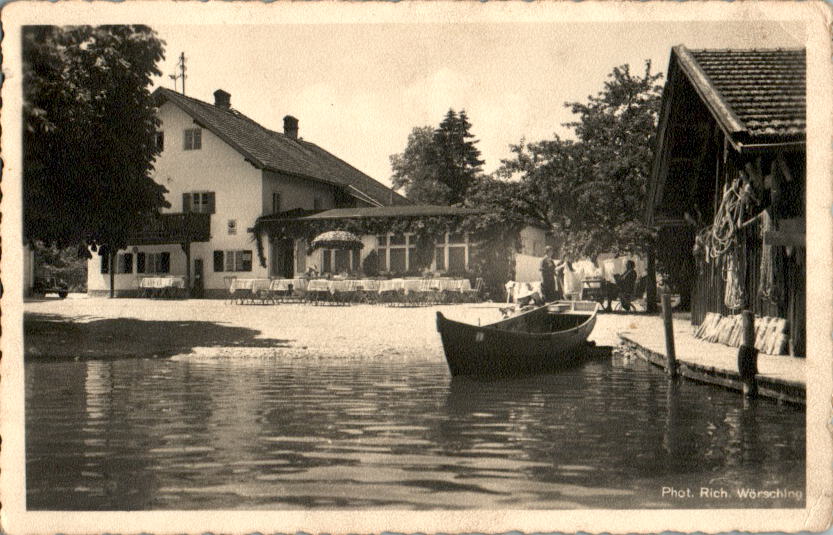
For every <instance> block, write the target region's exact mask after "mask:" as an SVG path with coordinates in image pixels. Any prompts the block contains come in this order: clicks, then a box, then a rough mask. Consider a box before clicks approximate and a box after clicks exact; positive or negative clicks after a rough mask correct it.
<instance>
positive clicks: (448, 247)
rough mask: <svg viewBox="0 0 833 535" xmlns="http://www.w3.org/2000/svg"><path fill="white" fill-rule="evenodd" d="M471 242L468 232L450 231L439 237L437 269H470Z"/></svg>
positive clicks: (458, 270)
mask: <svg viewBox="0 0 833 535" xmlns="http://www.w3.org/2000/svg"><path fill="white" fill-rule="evenodd" d="M470 253H471V244H470V243H469V237H468V235H467V234H460V233H455V232H450V233H446V234H442V235H440V236H438V237H437V241H436V247H435V249H434V267H435V269H436V270H437V271H456V272H460V271H465V270H467V269H468V267H469V266H468V264H469V255H470Z"/></svg>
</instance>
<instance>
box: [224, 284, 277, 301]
mask: <svg viewBox="0 0 833 535" xmlns="http://www.w3.org/2000/svg"><path fill="white" fill-rule="evenodd" d="M269 286H270V281H269V279H234V280H233V281H231V286H229V293H230V294H232V296H234V294H236V293H238V292H239V295H240V297H239V299H240V301H239V302H240V304H243V303H245V299H246V298H247V297H248V298H249V299H250V301H251V302H252V303H254V301H255V298H256V297H260V298H261V299H262V300H263V301H264V302H265V296H267V295H268V293H269Z"/></svg>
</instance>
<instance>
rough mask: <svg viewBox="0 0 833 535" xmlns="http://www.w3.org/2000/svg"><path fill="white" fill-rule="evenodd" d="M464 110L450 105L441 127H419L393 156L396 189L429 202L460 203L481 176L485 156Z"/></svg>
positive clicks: (412, 198) (394, 185)
mask: <svg viewBox="0 0 833 535" xmlns="http://www.w3.org/2000/svg"><path fill="white" fill-rule="evenodd" d="M470 130H471V123H470V122H469V120H468V116H467V115H466V112H465V110H461V111H460V113H457V112H455V111H454V110H453V109H449V110H448V113H446V115H445V118H444V119H443V121H442V122H441V123H440V125H439V127H438V128H436V129H434V130H432V129H431V127H427V126H425V127H417V128H414V129H413V130H412V131H411V134H410V135H409V136H408V144H407V146H406V147H405V151H404V152H402V153H401V154H394V155H392V156H391V157H390V160H391V167H392V168H393V177H392V183H393V187H394V189H400V188H404V189H405V195H406V196H407V197H408V198H409V199H411V200H413V201H416V202H419V203H426V204H460V203H462V202H463V201H464V200H465V198H466V194H467V192H468V190H469V188H471V186H472V185H473V184H474V183H475V181H476V180H477V179H478V177H479V176H480V174H481V172H482V169H483V163H484V162H483V160H481V159H480V150H478V149H477V147H475V144H476V143H477V140H476V139H474V136H473V135H472V134H471V132H470Z"/></svg>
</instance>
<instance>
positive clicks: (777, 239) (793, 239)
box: [764, 230, 807, 247]
mask: <svg viewBox="0 0 833 535" xmlns="http://www.w3.org/2000/svg"><path fill="white" fill-rule="evenodd" d="M764 245H775V246H777V247H807V239H806V234H805V233H803V232H792V231H789V230H770V231H767V232H765V233H764Z"/></svg>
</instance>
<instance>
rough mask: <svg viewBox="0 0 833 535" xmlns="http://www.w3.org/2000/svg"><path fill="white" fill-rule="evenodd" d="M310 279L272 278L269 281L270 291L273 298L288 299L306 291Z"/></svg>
mask: <svg viewBox="0 0 833 535" xmlns="http://www.w3.org/2000/svg"><path fill="white" fill-rule="evenodd" d="M308 282H309V281H308V279H302V278H297V279H272V282H271V283H269V293H270V295H271V297H272V299H276V298H282V299H288V298H290V297H293V296H297V295H299V294H300V293H302V292H304V291H306V289H307V283H308Z"/></svg>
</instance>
